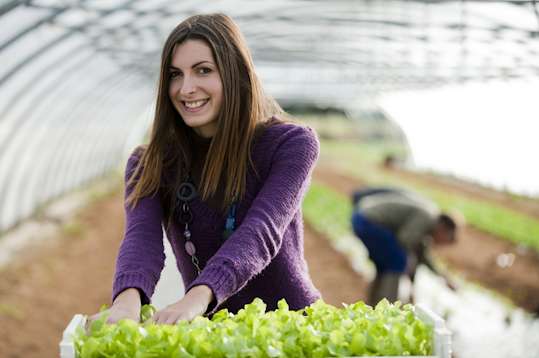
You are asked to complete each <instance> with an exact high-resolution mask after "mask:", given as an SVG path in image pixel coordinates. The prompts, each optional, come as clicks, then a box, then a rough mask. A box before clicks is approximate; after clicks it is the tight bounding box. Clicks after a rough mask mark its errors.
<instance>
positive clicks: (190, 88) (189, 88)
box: [180, 75, 196, 95]
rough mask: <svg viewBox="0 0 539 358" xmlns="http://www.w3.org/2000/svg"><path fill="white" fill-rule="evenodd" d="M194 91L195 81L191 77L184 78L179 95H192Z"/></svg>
mask: <svg viewBox="0 0 539 358" xmlns="http://www.w3.org/2000/svg"><path fill="white" fill-rule="evenodd" d="M195 91H196V81H195V79H194V78H193V77H192V76H187V75H186V76H185V77H184V78H183V81H182V87H181V89H180V93H181V94H182V95H188V94H192V93H194V92H195Z"/></svg>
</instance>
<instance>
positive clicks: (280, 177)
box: [187, 126, 319, 311]
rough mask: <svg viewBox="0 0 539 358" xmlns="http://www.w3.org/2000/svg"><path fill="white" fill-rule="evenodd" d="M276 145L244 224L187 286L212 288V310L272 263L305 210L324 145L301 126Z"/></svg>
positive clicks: (283, 137) (310, 131) (310, 130)
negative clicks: (294, 221) (284, 239)
mask: <svg viewBox="0 0 539 358" xmlns="http://www.w3.org/2000/svg"><path fill="white" fill-rule="evenodd" d="M277 141H278V144H277V148H276V149H275V151H274V152H273V156H272V160H271V169H270V171H269V174H268V176H267V178H266V180H265V182H264V184H263V185H262V188H261V189H260V191H259V192H258V194H257V196H256V197H255V199H254V200H253V203H252V205H251V207H250V208H249V210H248V212H247V214H246V216H245V218H244V220H243V222H242V223H241V225H239V227H238V228H237V229H236V231H234V233H233V234H232V235H231V236H230V237H229V238H228V240H227V241H226V242H225V243H224V244H223V245H222V246H221V248H220V249H219V250H218V251H217V253H216V254H215V255H214V256H213V257H212V258H211V259H210V260H208V262H207V264H206V266H205V268H204V269H203V270H202V272H201V274H200V275H199V276H198V278H197V279H196V280H195V281H193V282H192V283H191V284H190V285H189V287H187V290H189V289H190V288H191V287H194V286H197V285H207V286H209V287H210V288H211V290H212V291H213V294H214V297H215V301H214V302H213V305H211V307H210V310H212V309H213V311H215V310H217V308H218V307H219V306H220V305H221V304H222V303H223V302H224V301H226V300H227V299H228V298H229V297H230V296H232V295H234V294H235V293H237V292H238V291H239V290H241V289H242V288H243V287H244V286H245V285H246V284H247V282H248V281H249V280H251V279H252V278H253V277H255V276H256V275H258V274H259V273H260V272H261V271H262V270H263V269H264V268H265V267H266V266H267V265H268V264H269V263H270V262H271V260H272V259H273V258H274V257H275V256H276V255H277V253H278V252H279V250H280V248H281V245H282V239H283V235H284V232H285V230H286V228H287V227H288V225H289V224H290V222H291V221H292V219H293V217H294V216H295V215H296V214H297V213H298V211H299V210H300V207H301V202H302V200H303V196H304V194H305V192H306V189H307V187H308V184H309V181H310V176H311V173H312V169H313V167H314V164H315V162H316V160H317V158H318V154H319V142H318V139H317V137H316V135H315V133H314V131H313V130H312V129H310V128H305V127H300V126H292V128H291V129H288V130H287V131H286V132H284V133H282V134H281V135H280V136H279V138H277ZM298 259H299V258H298ZM294 264H295V263H292V262H291V263H290V265H294Z"/></svg>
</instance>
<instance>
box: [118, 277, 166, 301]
mask: <svg viewBox="0 0 539 358" xmlns="http://www.w3.org/2000/svg"><path fill="white" fill-rule="evenodd" d="M155 285H156V282H155V281H154V280H151V279H148V277H147V276H146V275H145V274H144V273H141V272H127V273H123V274H120V275H118V276H116V278H115V280H114V288H113V289H112V302H114V300H115V299H116V297H117V296H118V295H119V294H120V293H122V292H123V291H125V290H127V289H128V288H136V289H138V291H139V293H140V301H141V304H143V305H145V304H149V303H150V302H151V299H150V298H151V297H152V295H153V291H154V290H155Z"/></svg>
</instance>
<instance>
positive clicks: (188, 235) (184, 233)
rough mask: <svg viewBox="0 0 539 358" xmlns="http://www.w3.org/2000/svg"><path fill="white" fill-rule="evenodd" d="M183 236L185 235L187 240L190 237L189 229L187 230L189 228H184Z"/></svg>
mask: <svg viewBox="0 0 539 358" xmlns="http://www.w3.org/2000/svg"><path fill="white" fill-rule="evenodd" d="M183 237H185V239H186V240H189V239H190V238H191V231H189V229H185V231H184V232H183Z"/></svg>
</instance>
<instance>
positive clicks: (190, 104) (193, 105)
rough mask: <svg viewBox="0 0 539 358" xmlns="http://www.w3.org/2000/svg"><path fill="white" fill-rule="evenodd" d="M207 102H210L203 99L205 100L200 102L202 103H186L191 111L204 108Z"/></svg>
mask: <svg viewBox="0 0 539 358" xmlns="http://www.w3.org/2000/svg"><path fill="white" fill-rule="evenodd" d="M206 102H208V100H207V99H203V100H200V101H192V102H187V101H184V103H185V107H187V108H191V109H194V108H198V107H202V106H203V105H205V104H206Z"/></svg>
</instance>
